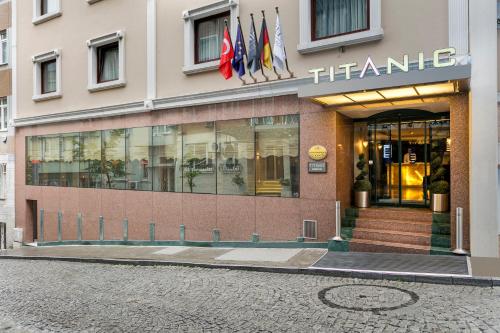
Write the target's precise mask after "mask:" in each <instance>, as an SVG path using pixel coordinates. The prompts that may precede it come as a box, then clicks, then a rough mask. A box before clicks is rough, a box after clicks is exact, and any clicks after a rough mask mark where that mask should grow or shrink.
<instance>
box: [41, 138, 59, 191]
mask: <svg viewBox="0 0 500 333" xmlns="http://www.w3.org/2000/svg"><path fill="white" fill-rule="evenodd" d="M60 139H61V137H60V136H59V135H47V136H42V137H41V147H42V158H41V162H40V185H44V186H59V185H60V160H61V154H60V142H61V140H60Z"/></svg>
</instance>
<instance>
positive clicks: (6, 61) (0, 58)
mask: <svg viewBox="0 0 500 333" xmlns="http://www.w3.org/2000/svg"><path fill="white" fill-rule="evenodd" d="M2 32H5V38H4V39H1V37H0V66H3V65H8V64H9V58H10V57H9V56H10V54H9V53H10V47H9V45H10V43H9V29H4V30H2V31H0V34H1V33H2ZM4 43H5V48H6V49H7V52H6V54H5V59H3V56H2V55H3V51H4V46H3V45H4Z"/></svg>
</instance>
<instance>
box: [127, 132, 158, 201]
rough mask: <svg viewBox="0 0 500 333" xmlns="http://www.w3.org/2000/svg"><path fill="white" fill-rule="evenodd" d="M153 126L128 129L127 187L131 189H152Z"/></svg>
mask: <svg viewBox="0 0 500 333" xmlns="http://www.w3.org/2000/svg"><path fill="white" fill-rule="evenodd" d="M151 141H152V138H151V127H140V128H130V129H127V142H126V147H127V165H126V170H127V172H126V175H127V188H128V189H129V190H139V191H151V190H152V187H153V181H152V179H153V176H152V172H151V162H152V159H151V152H150V147H151Z"/></svg>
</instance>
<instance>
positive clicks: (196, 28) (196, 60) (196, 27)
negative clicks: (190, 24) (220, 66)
mask: <svg viewBox="0 0 500 333" xmlns="http://www.w3.org/2000/svg"><path fill="white" fill-rule="evenodd" d="M226 16H227V17H228V18H229V20H230V19H231V12H230V11H226V12H222V13H219V14H215V15H211V16H206V17H203V18H200V19H197V20H194V63H195V65H199V64H204V63H207V62H212V61H219V59H220V55H219V58H215V59H210V60H205V61H200V60H199V54H198V51H199V47H200V46H199V37H200V36H199V25H200V23H203V22H208V21H212V20H215V19H218V18H221V17H226ZM229 24H230V23H229ZM229 28H231V25H230V26H229Z"/></svg>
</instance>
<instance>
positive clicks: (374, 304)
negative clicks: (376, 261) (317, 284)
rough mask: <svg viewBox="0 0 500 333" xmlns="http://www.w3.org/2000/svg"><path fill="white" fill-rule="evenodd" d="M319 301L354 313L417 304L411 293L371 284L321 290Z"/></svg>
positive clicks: (416, 296)
mask: <svg viewBox="0 0 500 333" xmlns="http://www.w3.org/2000/svg"><path fill="white" fill-rule="evenodd" d="M318 297H319V299H320V300H321V301H322V302H323V303H324V304H326V305H328V306H330V307H332V308H340V309H347V310H354V311H372V312H374V313H377V312H380V311H389V310H396V309H400V308H403V307H406V306H410V305H412V304H415V303H417V301H418V299H419V297H418V295H417V294H415V293H414V292H413V291H409V290H405V289H401V288H396V287H386V286H376V285H371V284H349V285H341V286H333V287H329V288H326V289H323V290H321V291H320V292H319V293H318Z"/></svg>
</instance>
